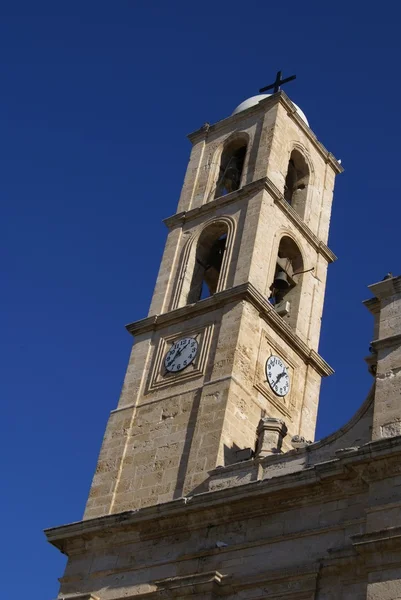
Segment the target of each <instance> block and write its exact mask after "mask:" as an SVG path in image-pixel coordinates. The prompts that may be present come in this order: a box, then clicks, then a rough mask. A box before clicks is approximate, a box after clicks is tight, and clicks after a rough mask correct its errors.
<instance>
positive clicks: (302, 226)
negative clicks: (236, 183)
mask: <svg viewBox="0 0 401 600" xmlns="http://www.w3.org/2000/svg"><path fill="white" fill-rule="evenodd" d="M261 190H266V191H267V192H268V193H269V194H270V195H271V196H272V198H273V200H274V202H275V203H276V204H277V206H278V207H279V208H280V209H281V210H282V211H283V212H284V213H285V214H286V216H287V217H288V219H289V220H290V221H291V223H292V224H293V225H295V227H296V228H297V229H298V231H299V232H300V233H301V235H303V237H304V238H305V239H306V240H307V241H308V242H309V243H310V244H311V246H312V247H313V248H314V249H315V250H316V252H318V253H319V254H321V255H322V256H323V257H324V258H325V259H326V260H327V262H328V263H332V262H334V261H336V260H337V256H336V255H335V254H334V252H333V251H332V250H330V248H329V247H328V246H327V245H326V244H325V243H324V242H322V241H321V240H320V239H319V238H318V237H317V235H315V234H314V233H313V231H312V230H311V229H310V228H309V227H308V225H306V223H305V222H304V221H303V219H301V217H300V216H299V215H298V213H297V212H296V211H295V210H294V209H293V208H292V206H291V205H290V204H288V202H287V201H286V200H285V198H284V196H283V194H282V193H281V192H280V190H279V189H278V188H277V187H276V186H275V185H274V183H273V182H272V181H271V180H270V179H269V177H262V178H261V179H257V180H256V181H252V182H251V183H248V184H247V185H244V186H243V187H242V188H240V189H239V190H236V191H235V192H231V193H230V194H227V195H226V196H221V197H220V198H216V199H215V200H212V201H211V202H207V203H206V204H202V205H201V206H199V207H198V208H193V209H191V210H188V211H184V212H180V213H177V214H175V215H172V216H171V217H167V219H164V221H163V222H164V223H165V224H166V226H167V227H168V228H169V229H172V228H174V227H177V226H178V225H179V226H180V227H181V226H182V225H183V224H184V223H186V222H188V221H193V220H194V219H197V218H198V217H200V216H204V215H207V214H208V213H213V212H215V211H216V209H217V208H220V207H221V206H226V205H227V204H232V203H234V202H236V201H237V200H239V199H241V200H244V199H245V198H247V197H248V196H250V195H252V194H255V193H257V192H260V191H261ZM216 220H218V217H216Z"/></svg>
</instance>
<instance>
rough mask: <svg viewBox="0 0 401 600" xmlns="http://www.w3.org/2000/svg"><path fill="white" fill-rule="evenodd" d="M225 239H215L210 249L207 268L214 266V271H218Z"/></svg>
mask: <svg viewBox="0 0 401 600" xmlns="http://www.w3.org/2000/svg"><path fill="white" fill-rule="evenodd" d="M226 241H227V240H226V238H225V237H222V238H221V239H218V240H216V241H215V243H214V244H213V246H212V248H211V249H210V254H209V256H208V266H207V268H210V267H214V268H215V269H216V271H219V272H220V269H221V264H222V262H223V254H224V249H225V247H226Z"/></svg>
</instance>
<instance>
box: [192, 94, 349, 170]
mask: <svg viewBox="0 0 401 600" xmlns="http://www.w3.org/2000/svg"><path fill="white" fill-rule="evenodd" d="M276 104H281V105H282V106H283V107H284V108H285V109H286V110H287V114H288V116H289V117H290V118H291V119H292V120H293V121H295V122H296V123H297V125H298V126H299V127H300V128H301V129H302V131H303V132H304V133H305V135H306V136H307V138H308V139H309V141H310V142H311V143H312V144H313V145H314V146H315V148H316V149H317V151H318V152H319V154H320V155H321V156H322V157H323V158H324V160H325V162H326V163H329V164H330V166H331V167H332V169H333V170H334V171H335V172H336V173H342V172H343V171H344V167H342V166H341V164H340V163H339V162H338V160H337V159H336V158H335V156H334V155H333V154H332V153H331V152H329V151H328V150H327V149H326V148H325V146H324V145H323V144H322V143H321V142H319V140H318V139H317V137H316V135H315V134H314V133H313V131H312V129H311V128H310V127H309V126H308V125H307V124H306V123H305V121H303V119H301V117H300V116H299V115H298V113H297V109H296V107H295V105H294V104H293V102H292V101H291V100H290V98H289V97H288V96H287V94H286V93H285V92H283V91H282V90H280V91H279V92H277V93H275V94H273V95H272V96H270V97H269V98H266V99H264V100H262V101H261V102H259V103H258V104H256V105H255V106H251V107H249V108H248V109H246V110H244V111H241V112H240V113H237V114H236V115H230V116H229V117H226V118H225V119H222V120H221V121H218V122H217V123H214V125H210V127H209V128H208V129H207V130H206V129H205V128H204V127H203V126H202V127H200V128H199V129H197V130H196V131H194V132H193V133H190V134H189V135H188V139H189V140H190V141H191V142H192V144H195V143H197V142H200V141H201V140H206V138H207V137H208V136H209V135H210V134H213V133H215V132H217V131H219V130H220V129H224V128H225V127H227V126H232V125H233V124H234V123H236V122H240V121H242V120H243V119H244V115H247V116H248V117H249V116H250V115H251V114H255V115H256V114H257V113H258V112H260V113H265V112H267V110H269V109H270V108H273V106H275V105H276Z"/></svg>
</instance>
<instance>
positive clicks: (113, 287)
mask: <svg viewBox="0 0 401 600" xmlns="http://www.w3.org/2000/svg"><path fill="white" fill-rule="evenodd" d="M0 14H1V19H0V81H1V86H0V89H1V94H0V173H1V177H0V199H1V206H2V218H1V220H0V227H1V232H0V233H1V235H0V244H1V270H2V282H3V285H2V294H1V302H2V310H1V313H0V315H1V316H0V318H1V328H2V336H1V366H2V373H1V378H0V384H1V398H2V407H3V418H2V419H1V436H0V444H1V446H2V447H1V456H2V457H3V461H2V464H3V477H2V479H3V490H4V492H3V494H2V499H1V510H2V515H3V527H2V535H3V540H2V547H3V557H2V568H3V577H2V596H3V597H4V598H6V599H7V600H17V599H18V600H19V599H20V598H23V597H25V596H26V597H29V599H30V600H47V599H48V600H51V599H53V598H55V597H56V595H57V590H58V583H57V577H60V576H61V575H62V572H63V568H64V560H65V559H64V557H63V556H62V555H61V554H59V553H58V551H57V550H56V549H54V548H52V547H51V546H50V545H48V544H47V543H46V541H45V538H44V536H43V534H42V529H43V528H45V527H49V526H54V525H59V524H62V523H67V522H70V521H75V520H79V519H80V518H81V516H82V512H83V508H84V504H85V501H86V496H87V493H88V489H89V485H90V482H91V478H92V474H93V471H94V468H95V462H96V458H97V454H98V451H99V447H100V443H101V439H102V436H103V432H104V428H105V425H106V421H107V418H108V414H109V411H110V410H111V409H113V408H114V407H115V405H116V403H117V399H118V395H119V391H120V386H121V383H122V379H123V376H124V371H125V367H126V363H127V360H128V355H129V351H130V346H131V338H130V336H129V334H128V333H127V332H126V331H125V329H124V324H125V323H128V322H131V321H134V320H136V319H140V318H142V317H144V316H145V315H146V313H147V310H148V304H149V301H150V298H151V294H152V290H153V285H154V281H155V277H156V274H157V270H158V266H159V261H160V257H161V253H162V250H163V246H164V241H165V236H166V230H165V228H164V225H163V224H162V222H161V221H162V219H163V218H165V217H167V216H169V215H171V214H173V213H174V212H175V209H176V203H177V200H178V195H179V192H180V189H181V185H182V179H183V176H184V172H185V168H186V163H187V159H188V156H189V151H190V144H189V141H188V140H187V139H186V134H187V133H189V132H191V131H193V130H195V129H197V128H198V127H199V126H200V125H202V124H203V123H204V122H205V121H209V122H215V121H217V120H220V119H221V118H224V117H226V116H227V115H228V114H230V113H231V111H232V110H233V109H234V107H235V106H236V105H237V104H239V103H240V102H241V101H242V100H243V99H245V98H247V97H248V96H251V95H253V94H255V93H257V91H258V89H259V87H262V86H264V85H267V84H268V83H270V82H271V81H272V80H273V78H274V75H275V72H276V71H277V70H278V69H282V70H283V72H284V74H285V75H287V76H288V75H291V74H292V73H294V72H295V73H296V74H297V80H296V81H295V82H292V83H291V84H289V85H288V86H287V88H286V91H287V93H288V94H289V95H290V97H291V98H292V99H293V100H294V102H296V103H297V104H299V105H300V106H301V108H302V109H303V110H304V112H305V113H306V115H307V117H308V119H309V122H310V125H311V127H312V129H313V130H314V132H315V133H316V134H317V136H318V137H319V139H320V140H321V141H322V142H323V143H324V145H325V146H326V147H327V148H328V149H329V150H331V151H332V152H333V153H334V154H335V156H336V157H337V158H340V159H342V163H343V166H344V167H345V172H344V174H342V175H341V176H340V177H339V178H338V179H337V186H336V190H335V201H334V205H333V216H332V226H331V235H330V243H329V245H330V247H331V248H332V249H333V250H334V252H335V253H336V254H337V255H338V257H339V260H338V262H337V263H335V264H334V265H331V266H330V268H329V278H328V286H327V298H326V304H325V312H324V317H323V329H322V338H321V346H320V351H321V354H322V355H323V356H324V358H325V359H326V360H327V361H328V362H329V363H330V364H331V365H332V366H333V367H334V368H335V370H336V374H335V375H334V376H332V377H331V378H329V379H328V380H326V381H325V382H324V385H323V387H322V395H321V404H320V412H319V423H318V431H317V437H322V436H324V435H326V434H328V433H330V432H331V431H333V430H335V429H336V428H338V427H340V426H341V425H342V424H343V423H344V422H345V421H346V420H347V419H348V418H349V417H350V416H351V415H352V414H353V413H354V412H355V410H356V409H357V408H358V407H359V406H360V404H361V403H362V401H363V400H364V398H365V396H366V393H367V391H368V389H369V386H370V383H371V380H370V376H369V375H368V374H367V370H366V366H365V363H364V361H363V357H364V356H365V355H366V354H367V352H368V345H369V341H370V339H371V337H372V322H371V317H370V315H369V314H368V312H367V311H366V309H365V308H364V307H363V306H362V304H361V301H362V300H363V299H365V298H366V297H368V296H369V291H368V290H367V288H366V286H367V285H368V284H370V283H373V282H375V281H377V280H379V279H382V277H383V276H384V275H385V273H387V272H388V271H393V272H394V273H395V274H399V273H400V271H401V269H400V253H399V246H400V244H399V228H400V225H399V223H400V218H401V208H400V201H399V200H400V192H399V187H400V152H399V139H400V137H401V121H400V116H399V115H400V108H399V103H400V96H401V94H400V92H401V89H400V88H401V77H400V71H399V64H400V44H401V42H400V36H399V25H398V24H399V20H400V8H399V7H398V6H397V5H396V3H395V2H387V1H386V0H385V1H383V2H381V3H380V7H379V8H378V6H377V3H373V2H369V1H368V2H361V1H360V0H358V1H356V2H353V3H350V2H345V1H342V0H340V2H335V3H323V2H317V1H310V2H308V1H307V2H303V3H299V2H295V1H293V0H288V1H287V2H285V3H283V2H274V3H273V2H265V1H255V2H252V3H243V2H239V1H238V0H230V2H228V1H224V2H223V1H222V2H211V1H210V0H204V1H203V2H202V3H193V2H183V1H180V0H177V1H174V0H172V1H171V2H161V1H160V0H155V1H153V2H143V1H137V2H133V1H115V2H105V1H102V0H100V1H99V0H97V1H96V2H94V1H93V0H86V1H85V2H74V1H73V2H69V3H59V2H43V1H41V0H38V1H37V2H34V3H32V2H28V1H25V2H22V1H18V0H17V1H16V2H13V3H1V4H0ZM144 223H147V226H145V225H144Z"/></svg>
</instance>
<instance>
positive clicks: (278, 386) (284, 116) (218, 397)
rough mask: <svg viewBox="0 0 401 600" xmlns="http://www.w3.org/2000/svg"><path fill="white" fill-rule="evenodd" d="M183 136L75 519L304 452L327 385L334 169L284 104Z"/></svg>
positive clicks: (245, 106) (256, 108) (253, 108)
mask: <svg viewBox="0 0 401 600" xmlns="http://www.w3.org/2000/svg"><path fill="white" fill-rule="evenodd" d="M189 139H190V141H191V142H192V152H191V157H190V161H189V165H188V169H187V173H186V176H185V181H184V185H183V189H182V193H181V197H180V200H179V203H178V210H177V212H176V214H175V215H173V216H171V217H169V218H167V219H166V220H165V224H166V226H167V228H168V237H167V242H166V246H165V250H164V255H163V259H162V262H161V267H160V272H159V275H158V278H157V282H156V286H155V290H154V294H153V299H152V303H151V307H150V311H149V315H148V317H146V318H144V319H141V320H140V321H136V322H134V323H131V324H130V325H128V326H127V329H128V331H129V332H130V333H131V334H132V335H133V336H134V338H135V341H134V346H133V350H132V354H131V358H130V361H129V366H128V370H127V374H126V377H125V382H124V386H123V390H122V393H121V397H120V401H119V404H118V407H117V408H116V409H115V410H113V411H112V413H111V416H110V419H109V422H108V425H107V429H106V433H105V436H104V441H103V445H102V448H101V452H100V457H99V461H98V465H97V469H96V474H95V476H94V479H93V483H92V488H91V491H90V495H89V499H88V503H87V507H86V512H85V517H84V518H85V519H89V518H92V517H99V516H103V515H107V514H110V513H118V512H122V511H127V510H132V509H136V508H141V507H144V506H149V505H154V504H159V503H163V502H168V501H170V500H173V499H175V498H179V497H182V496H187V495H192V494H194V493H198V492H202V491H204V489H205V487H204V486H205V482H206V481H207V479H208V473H209V472H210V471H211V470H213V469H215V468H216V467H218V466H219V465H221V466H226V465H229V464H233V463H235V462H238V461H239V460H240V458H241V456H251V455H252V454H253V453H255V452H256V453H263V454H268V453H275V452H280V451H284V450H286V449H288V448H289V447H290V446H289V440H290V439H291V437H292V436H295V435H299V436H303V437H305V438H306V439H313V437H314V431H315V424H316V415H317V408H318V399H319V389H320V381H321V377H322V376H327V375H330V374H331V373H332V370H331V368H330V367H329V365H328V364H327V363H326V362H325V361H324V360H323V358H321V357H320V355H319V354H318V343H319V335H320V323H321V317H322V310H323V302H324V293H325V285H326V272H327V266H328V264H329V263H330V262H332V261H333V260H335V256H334V254H333V253H332V251H331V250H330V249H329V248H328V246H327V239H328V232H329V222H330V213H331V204H332V198H333V187H334V179H335V175H336V174H337V173H340V172H341V171H342V168H341V166H340V165H339V163H338V162H337V161H336V159H335V158H334V157H333V155H332V154H330V152H328V151H327V150H326V149H325V147H324V146H323V145H322V144H321V143H320V142H319V141H318V140H317V138H316V136H315V135H314V134H313V133H312V131H311V129H310V128H309V126H308V122H307V120H306V117H305V115H304V114H303V113H302V111H301V110H300V109H299V108H298V107H297V106H296V105H295V104H293V103H292V102H291V101H290V100H289V98H288V97H287V96H286V94H285V93H283V92H281V91H279V92H277V93H275V94H273V95H260V96H255V97H253V98H250V99H249V100H247V101H245V102H243V103H242V104H241V105H240V106H238V108H237V109H236V110H235V111H234V113H233V114H232V115H231V116H229V117H227V118H225V119H223V120H222V121H220V122H218V123H216V124H214V125H209V124H205V125H204V126H203V127H201V129H199V130H198V131H195V133H193V134H191V135H190V136H189ZM258 436H259V438H258Z"/></svg>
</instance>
